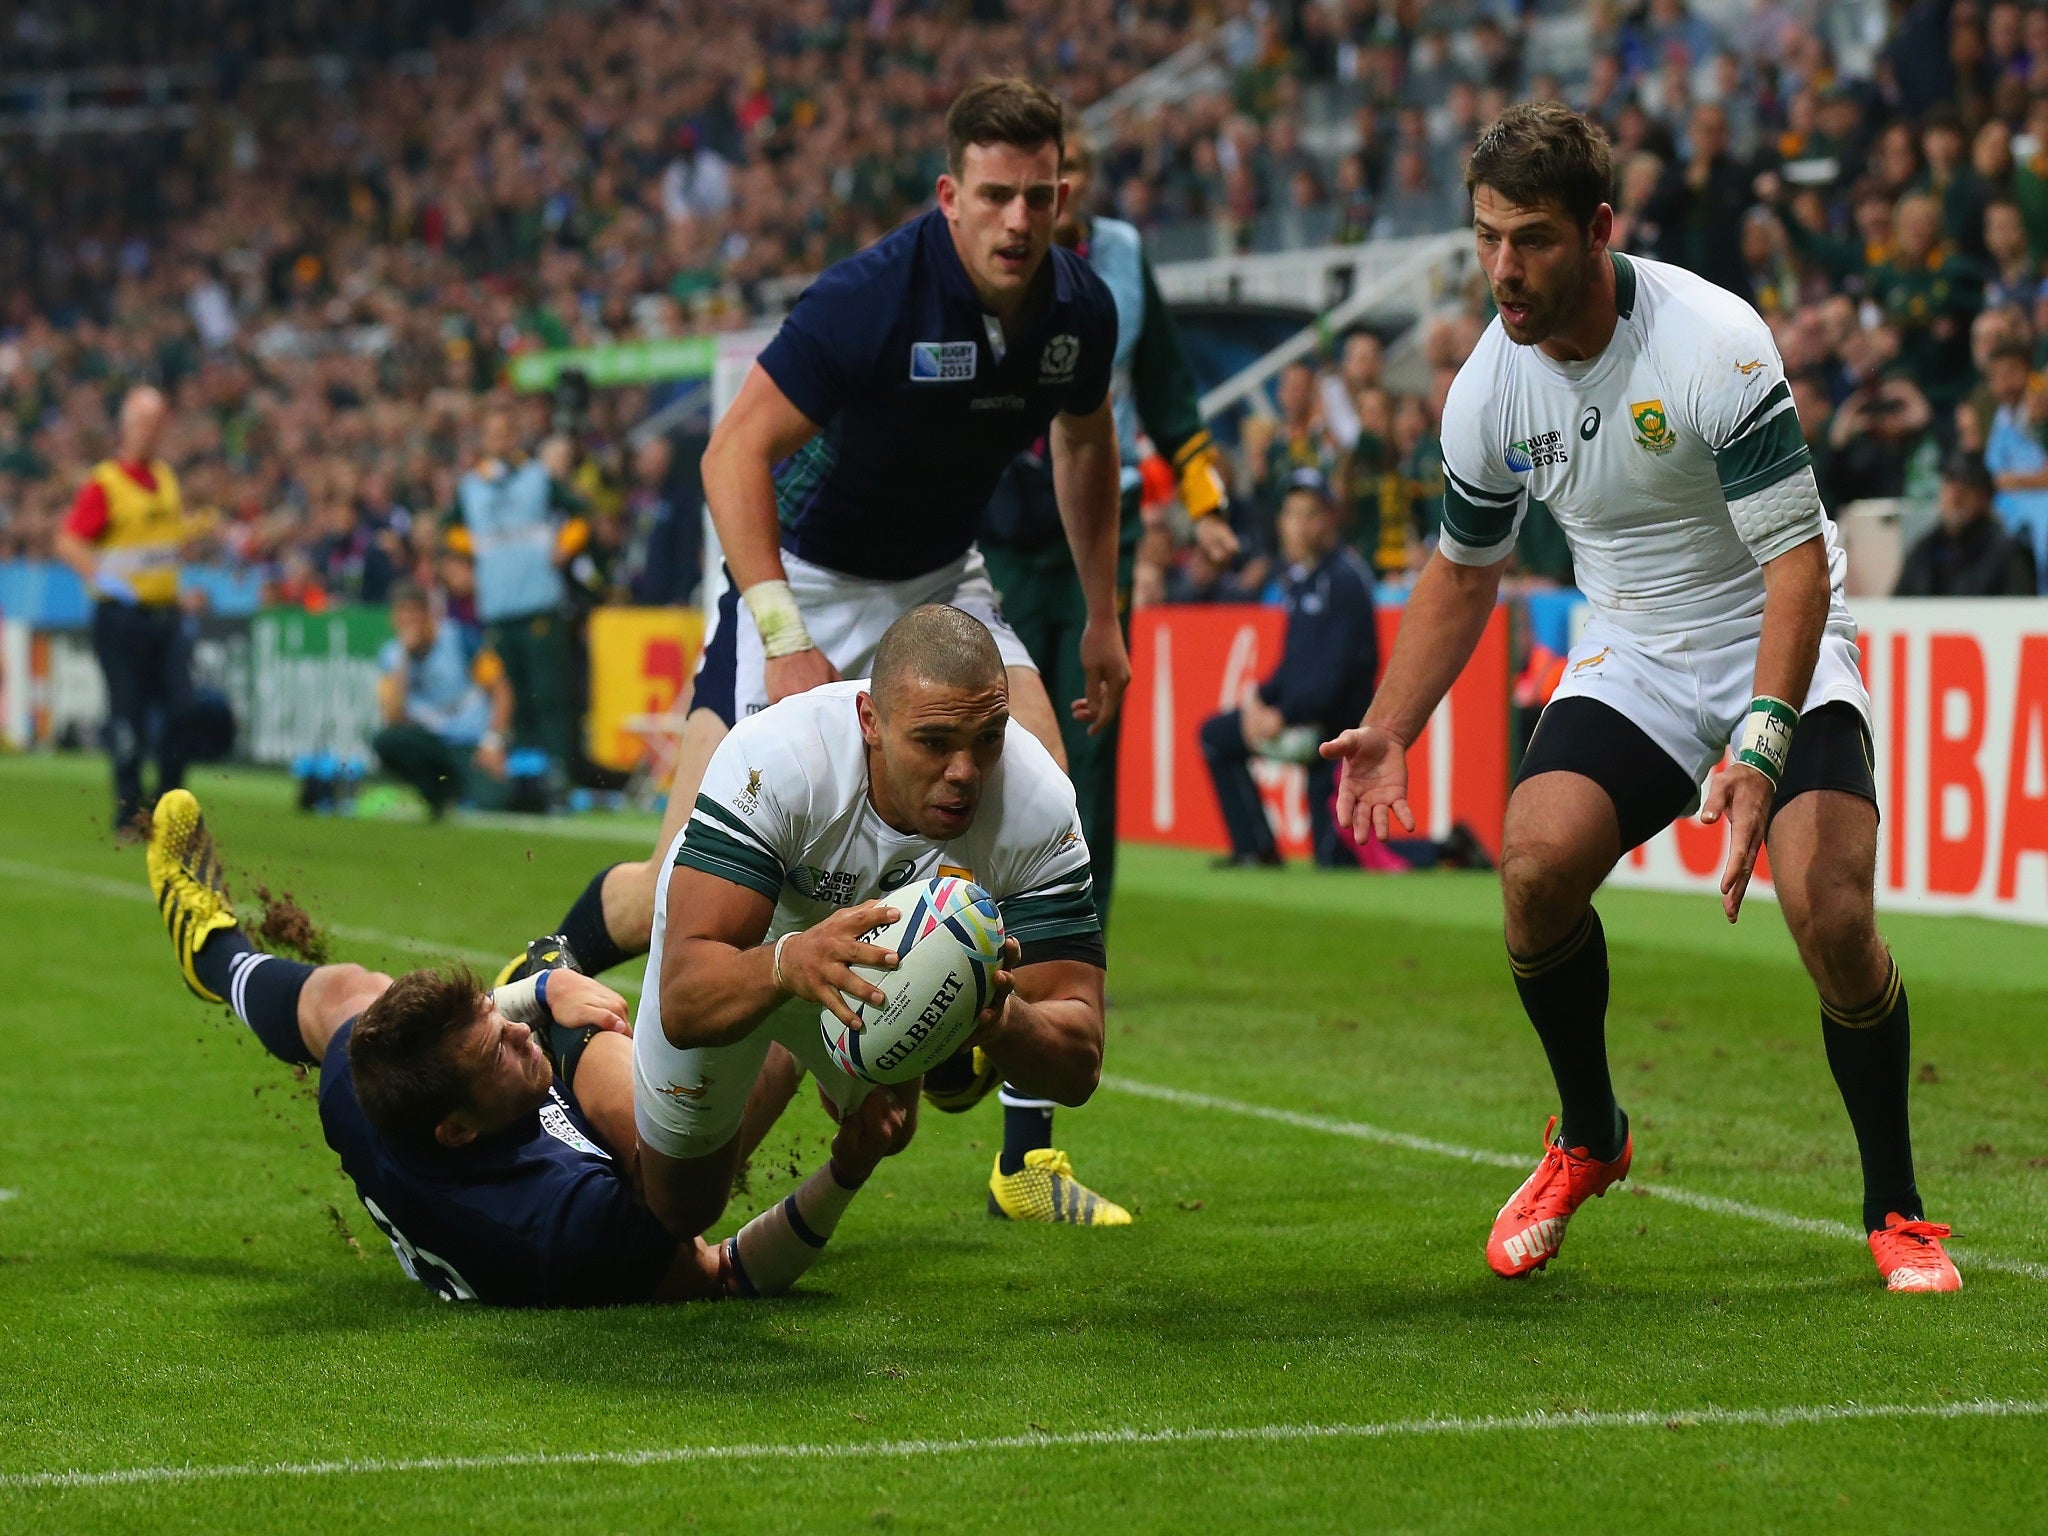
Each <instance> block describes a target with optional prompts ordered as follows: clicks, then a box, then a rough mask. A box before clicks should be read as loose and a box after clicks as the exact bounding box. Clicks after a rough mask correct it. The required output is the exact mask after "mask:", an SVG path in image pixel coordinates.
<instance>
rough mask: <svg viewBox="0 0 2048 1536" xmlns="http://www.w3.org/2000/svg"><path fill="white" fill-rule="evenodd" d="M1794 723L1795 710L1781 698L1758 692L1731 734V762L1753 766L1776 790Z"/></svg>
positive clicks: (1783, 772) (1796, 716)
mask: <svg viewBox="0 0 2048 1536" xmlns="http://www.w3.org/2000/svg"><path fill="white" fill-rule="evenodd" d="M1798 725H1799V711H1798V710H1796V709H1794V708H1793V707H1792V706H1791V705H1790V704H1787V703H1786V702H1785V701H1784V700H1783V699H1774V698H1772V697H1771V696H1770V695H1769V694H1758V695H1757V696H1756V697H1755V698H1753V699H1751V700H1750V701H1749V713H1748V714H1746V715H1744V716H1743V717H1742V726H1741V729H1739V730H1738V731H1737V732H1736V733H1735V761H1736V762H1738V763H1741V764H1742V765H1743V766H1744V767H1745V768H1754V769H1755V770H1756V771H1757V772H1758V773H1760V774H1762V775H1763V776H1764V777H1765V778H1767V779H1769V780H1770V781H1771V787H1772V788H1773V789H1776V788H1777V787H1778V782H1779V780H1781V779H1783V778H1784V777H1785V764H1786V762H1787V760H1788V759H1789V758H1790V757H1791V756H1792V732H1793V731H1794V730H1795V729H1796V728H1797V727H1798Z"/></svg>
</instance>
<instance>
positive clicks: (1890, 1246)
mask: <svg viewBox="0 0 2048 1536" xmlns="http://www.w3.org/2000/svg"><path fill="white" fill-rule="evenodd" d="M1947 1236H1948V1228H1947V1227H1945V1226H1942V1225H1941V1224H1940V1223H1939V1222H1933V1221H1908V1220H1906V1218H1905V1217H1903V1216H1901V1215H1900V1214H1899V1213H1898V1212H1897V1211H1893V1212H1891V1213H1890V1214H1889V1215H1887V1216H1886V1217H1885V1219H1884V1227H1883V1229H1882V1230H1881V1231H1877V1232H1873V1233H1871V1234H1870V1256H1871V1257H1872V1258H1874V1259H1876V1260H1877V1272H1878V1273H1879V1274H1880V1275H1882V1276H1884V1288H1885V1289H1886V1290H1888V1291H1960V1290H1961V1289H1962V1288H1963V1277H1962V1276H1961V1275H1959V1274H1957V1273H1956V1266H1955V1264H1954V1262H1953V1261H1952V1260H1951V1259H1950V1258H1949V1256H1948V1250H1947V1249H1945V1248H1943V1247H1942V1246H1941V1240H1942V1239H1943V1238H1944V1237H1947Z"/></svg>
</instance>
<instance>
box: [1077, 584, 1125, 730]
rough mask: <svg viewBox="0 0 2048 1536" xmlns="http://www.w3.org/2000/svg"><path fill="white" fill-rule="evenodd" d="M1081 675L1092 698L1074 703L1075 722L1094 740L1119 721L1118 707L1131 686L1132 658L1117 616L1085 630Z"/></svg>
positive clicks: (1092, 623)
mask: <svg viewBox="0 0 2048 1536" xmlns="http://www.w3.org/2000/svg"><path fill="white" fill-rule="evenodd" d="M1081 675H1082V677H1083V678H1084V679H1086V684H1087V688H1088V696H1087V697H1086V698H1081V699H1076V700H1074V718H1075V719H1076V720H1079V721H1082V722H1084V723H1085V724H1086V725H1087V727H1088V734H1089V735H1090V736H1093V735H1095V734H1096V733H1097V732H1099V731H1101V730H1102V728H1103V727H1104V726H1106V725H1108V724H1109V722H1110V721H1112V720H1114V719H1115V718H1116V709H1117V705H1119V704H1120V703H1122V702H1123V697H1124V689H1126V688H1128V687H1129V686H1130V682H1131V655H1130V652H1129V651H1127V650H1125V649H1124V632H1123V626H1122V625H1120V624H1119V623H1118V622H1117V619H1116V615H1115V614H1106V615H1100V616H1098V617H1095V618H1091V619H1089V621H1088V623H1087V626H1086V627H1085V628H1083V629H1082V631H1081Z"/></svg>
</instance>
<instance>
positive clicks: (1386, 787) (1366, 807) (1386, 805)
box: [1319, 725, 1415, 843]
mask: <svg viewBox="0 0 2048 1536" xmlns="http://www.w3.org/2000/svg"><path fill="white" fill-rule="evenodd" d="M1319 750H1320V751H1321V752H1322V754H1323V756H1324V757H1327V758H1329V759H1330V760H1331V761H1332V762H1341V763H1342V764H1343V765H1344V768H1343V771H1342V772H1341V773H1340V774H1339V775H1338V778H1337V821H1338V824H1339V825H1340V826H1346V827H1349V828H1350V829H1351V835H1352V836H1353V837H1355V838H1357V839H1358V840H1359V841H1360V842H1361V843H1365V842H1370V841H1372V839H1374V838H1378V839H1379V840H1380V841H1381V842H1385V841H1386V840H1387V839H1388V838H1389V837H1391V836H1392V835H1393V830H1394V828H1393V824H1394V822H1396V821H1399V822H1400V823H1401V827H1402V829H1403V830H1404V831H1408V832H1413V831H1414V830H1415V812H1414V811H1412V810H1410V809H1409V807H1408V751H1407V749H1406V748H1405V747H1403V746H1402V745H1401V743H1400V742H1399V741H1397V740H1395V739H1394V736H1393V734H1392V733H1391V732H1389V731H1386V730H1383V729H1382V728H1380V727H1379V726H1377V725H1361V726H1358V727H1356V728H1354V729H1352V730H1348V731H1346V732H1345V733H1344V734H1343V735H1341V736H1339V737H1338V738H1337V739H1336V740H1335V741H1326V742H1324V743H1323V744H1322V746H1321V748H1319Z"/></svg>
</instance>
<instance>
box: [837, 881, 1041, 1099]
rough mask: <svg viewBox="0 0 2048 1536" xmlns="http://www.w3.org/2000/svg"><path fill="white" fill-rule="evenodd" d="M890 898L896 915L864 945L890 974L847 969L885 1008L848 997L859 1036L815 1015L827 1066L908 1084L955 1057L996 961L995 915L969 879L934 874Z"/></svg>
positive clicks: (991, 901)
mask: <svg viewBox="0 0 2048 1536" xmlns="http://www.w3.org/2000/svg"><path fill="white" fill-rule="evenodd" d="M896 899H897V902H898V904H899V905H898V909H899V910H900V911H901V912H902V914H903V915H902V916H901V917H900V918H898V919H897V920H896V921H895V922H893V923H891V924H890V925H889V926H888V927H886V928H884V929H881V930H880V931H879V932H876V933H873V934H870V935H868V942H869V943H871V944H874V945H876V946H878V947H880V948H882V949H888V950H894V951H895V952H896V956H897V966H896V969H895V970H893V971H884V970H878V969H876V968H875V967H873V966H864V965H857V966H855V967H854V968H853V971H854V974H855V975H856V976H859V977H860V978H861V979H862V980H864V981H870V982H873V983H874V985H875V986H877V987H878V988H880V989H881V992H882V995H883V998H884V1001H883V1002H882V1003H881V1004H880V1005H879V1006H876V1005H871V1004H867V1003H861V1002H856V1001H855V1000H854V999H852V998H848V999H847V1003H848V1006H849V1007H851V1008H852V1010H853V1014H854V1017H855V1018H856V1019H858V1020H859V1021H860V1027H859V1028H858V1029H849V1028H847V1026H846V1025H844V1024H842V1023H841V1022H840V1021H839V1020H838V1019H837V1018H836V1017H835V1016H834V1015H833V1013H832V1010H831V1009H829V1008H826V1009H821V1010H820V1011H819V1014H818V1031H819V1034H820V1036H821V1037H822V1038H823V1040H824V1042H825V1049H826V1050H827V1051H829V1052H830V1053H831V1056H832V1059H833V1060H834V1061H836V1062H838V1063H839V1065H840V1066H841V1067H842V1068H843V1069H845V1071H846V1072H847V1073H848V1074H849V1075H850V1076H853V1077H857V1078H860V1079H861V1080H862V1081H864V1082H870V1083H903V1082H908V1081H909V1080H910V1079H912V1078H914V1077H919V1076H922V1075H923V1074H924V1073H925V1072H927V1071H929V1070H930V1069H931V1068H932V1067H935V1066H937V1065H938V1064H939V1063H940V1062H942V1061H944V1060H945V1059H946V1058H947V1057H949V1056H951V1055H952V1054H953V1053H954V1052H955V1051H957V1050H958V1049H959V1048H960V1044H961V1042H962V1041H964V1040H965V1039H966V1038H967V1037H968V1036H969V1035H970V1034H972V1033H973V1032H974V1020H975V1016H976V1015H977V1014H979V1013H980V1012H981V1010H982V1009H983V1008H985V1007H987V1006H988V1000H989V994H990V993H991V992H992V991H993V989H994V985H995V973H996V971H997V970H999V969H1000V968H1001V966H1002V959H1003V917H1002V913H1001V911H1000V910H999V909H998V908H997V906H996V903H995V898H994V897H993V896H991V895H989V893H988V892H987V891H984V890H983V889H982V888H981V887H980V886H978V885H976V884H974V883H973V882H972V881H970V880H962V879H960V878H958V877H957V876H951V875H947V876H942V877H940V878H939V879H937V880H930V881H927V882H925V883H924V884H923V885H911V886H906V887H905V888H904V890H903V891H902V892H901V893H899V895H898V896H897V898H896Z"/></svg>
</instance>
